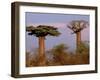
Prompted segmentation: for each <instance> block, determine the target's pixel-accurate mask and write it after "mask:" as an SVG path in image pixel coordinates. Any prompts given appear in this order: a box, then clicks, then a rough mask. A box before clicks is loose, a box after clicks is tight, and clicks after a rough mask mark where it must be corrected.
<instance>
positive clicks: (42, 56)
mask: <svg viewBox="0 0 100 80" xmlns="http://www.w3.org/2000/svg"><path fill="white" fill-rule="evenodd" d="M38 65H39V66H44V65H46V59H45V37H39V60H38Z"/></svg>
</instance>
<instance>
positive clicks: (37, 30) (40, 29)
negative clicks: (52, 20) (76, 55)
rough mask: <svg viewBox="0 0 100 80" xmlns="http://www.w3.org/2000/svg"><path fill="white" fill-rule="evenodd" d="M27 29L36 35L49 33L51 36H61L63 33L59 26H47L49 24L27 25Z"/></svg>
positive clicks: (42, 35) (40, 35)
mask: <svg viewBox="0 0 100 80" xmlns="http://www.w3.org/2000/svg"><path fill="white" fill-rule="evenodd" d="M26 31H28V32H29V33H28V34H29V35H34V36H36V37H44V36H47V35H50V36H59V35H60V34H61V33H60V32H59V31H58V28H55V27H54V26H47V25H39V26H37V27H34V26H28V27H26Z"/></svg>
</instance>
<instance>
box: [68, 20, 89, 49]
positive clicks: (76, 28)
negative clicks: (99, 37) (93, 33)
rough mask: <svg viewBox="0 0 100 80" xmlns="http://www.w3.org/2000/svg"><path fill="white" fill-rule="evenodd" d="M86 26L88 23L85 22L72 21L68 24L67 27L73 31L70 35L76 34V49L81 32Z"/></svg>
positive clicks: (79, 41)
mask: <svg viewBox="0 0 100 80" xmlns="http://www.w3.org/2000/svg"><path fill="white" fill-rule="evenodd" d="M87 25H88V22H87V21H85V20H73V21H71V22H70V24H69V25H67V26H68V28H69V29H71V30H72V31H73V33H72V34H74V33H75V34H76V45H77V48H78V46H79V45H80V43H81V31H82V30H83V29H84V28H86V27H87Z"/></svg>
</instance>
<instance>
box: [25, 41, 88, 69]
mask: <svg viewBox="0 0 100 80" xmlns="http://www.w3.org/2000/svg"><path fill="white" fill-rule="evenodd" d="M35 53H38V51H37V52H35ZM27 54H30V53H27ZM45 54H47V55H46V59H45V60H46V64H45V66H57V65H78V64H89V43H87V42H81V44H80V47H79V48H78V49H77V50H76V53H72V52H69V51H68V46H66V45H65V44H63V43H61V44H59V45H56V46H54V47H53V48H52V49H50V50H49V51H46V53H45ZM48 54H49V55H48ZM50 56H51V58H48V57H50ZM27 57H28V56H26V61H27V63H26V66H27V67H31V66H39V65H37V63H38V60H37V57H38V56H35V55H34V56H33V57H32V55H31V56H30V57H29V58H27ZM31 57H32V58H31Z"/></svg>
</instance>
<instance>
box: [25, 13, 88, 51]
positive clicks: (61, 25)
mask: <svg viewBox="0 0 100 80" xmlns="http://www.w3.org/2000/svg"><path fill="white" fill-rule="evenodd" d="M25 17H26V18H25V21H26V22H25V23H26V26H30V25H33V26H35V27H36V26H38V25H50V26H54V27H57V28H58V30H59V31H60V33H61V35H60V36H59V37H52V36H47V37H46V40H45V47H46V50H49V49H51V48H53V46H55V45H58V44H61V43H64V44H65V45H67V46H68V47H69V49H68V50H69V51H74V50H75V48H76V35H75V34H71V33H72V31H71V30H70V29H69V28H68V27H67V25H68V24H69V23H70V22H71V21H72V20H85V21H87V22H89V15H79V14H78V15H77V14H55V13H32V12H26V13H25ZM81 35H82V36H81V38H82V41H89V26H88V27H87V28H85V29H84V30H82V32H81ZM36 48H38V38H37V37H35V36H30V35H28V33H27V32H26V51H28V52H32V51H34V49H36Z"/></svg>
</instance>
